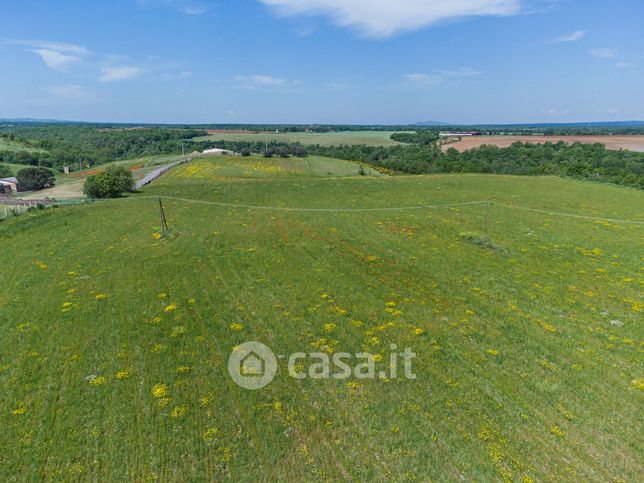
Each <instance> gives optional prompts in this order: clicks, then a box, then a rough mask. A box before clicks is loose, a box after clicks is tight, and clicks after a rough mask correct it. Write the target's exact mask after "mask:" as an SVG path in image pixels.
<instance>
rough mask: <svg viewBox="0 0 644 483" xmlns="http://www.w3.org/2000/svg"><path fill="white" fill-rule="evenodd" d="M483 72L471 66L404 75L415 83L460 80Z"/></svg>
mask: <svg viewBox="0 0 644 483" xmlns="http://www.w3.org/2000/svg"><path fill="white" fill-rule="evenodd" d="M482 73H483V72H482V71H480V70H477V69H473V68H471V67H461V68H460V69H456V70H436V71H434V72H431V73H429V74H424V73H415V74H405V75H404V76H403V77H404V78H405V79H407V80H408V81H409V82H412V83H414V84H439V83H441V82H445V81H450V80H453V81H458V80H462V79H465V78H468V77H475V76H478V75H481V74H482Z"/></svg>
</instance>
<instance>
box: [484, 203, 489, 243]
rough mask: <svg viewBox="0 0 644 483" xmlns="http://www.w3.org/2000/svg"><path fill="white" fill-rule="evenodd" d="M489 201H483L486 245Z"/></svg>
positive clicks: (487, 240)
mask: <svg viewBox="0 0 644 483" xmlns="http://www.w3.org/2000/svg"><path fill="white" fill-rule="evenodd" d="M489 211H490V201H489V200H488V201H486V202H485V244H486V245H487V244H488V242H489V240H490V238H489V236H488V222H489Z"/></svg>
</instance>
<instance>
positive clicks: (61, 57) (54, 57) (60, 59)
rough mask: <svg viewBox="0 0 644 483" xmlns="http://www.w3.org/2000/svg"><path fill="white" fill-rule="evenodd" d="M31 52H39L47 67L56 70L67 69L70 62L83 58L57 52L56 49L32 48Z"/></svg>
mask: <svg viewBox="0 0 644 483" xmlns="http://www.w3.org/2000/svg"><path fill="white" fill-rule="evenodd" d="M30 52H33V53H34V54H38V55H39V56H40V57H41V58H42V60H43V62H44V63H45V64H46V65H47V67H49V68H50V69H54V70H65V68H66V67H68V66H69V65H70V64H73V63H76V62H79V61H80V60H81V58H80V57H77V56H74V55H67V54H63V53H62V52H56V51H55V50H47V49H35V50H30Z"/></svg>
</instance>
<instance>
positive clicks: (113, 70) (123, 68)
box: [98, 65, 145, 82]
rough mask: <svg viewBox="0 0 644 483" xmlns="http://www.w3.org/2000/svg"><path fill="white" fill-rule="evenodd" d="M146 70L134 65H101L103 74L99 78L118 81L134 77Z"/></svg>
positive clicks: (103, 80) (100, 79)
mask: <svg viewBox="0 0 644 483" xmlns="http://www.w3.org/2000/svg"><path fill="white" fill-rule="evenodd" d="M144 72H145V71H144V70H143V69H141V68H140V67H136V66H133V65H115V66H109V67H101V75H100V77H99V78H98V80H99V81H101V82H117V81H123V80H127V79H132V78H134V77H138V76H140V75H141V74H143V73H144Z"/></svg>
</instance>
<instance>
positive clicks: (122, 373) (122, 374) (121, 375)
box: [116, 369, 131, 381]
mask: <svg viewBox="0 0 644 483" xmlns="http://www.w3.org/2000/svg"><path fill="white" fill-rule="evenodd" d="M130 375H131V373H130V369H124V370H122V371H120V372H117V373H116V378H117V379H118V380H119V381H122V380H123V379H128V378H129V377H130Z"/></svg>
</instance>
